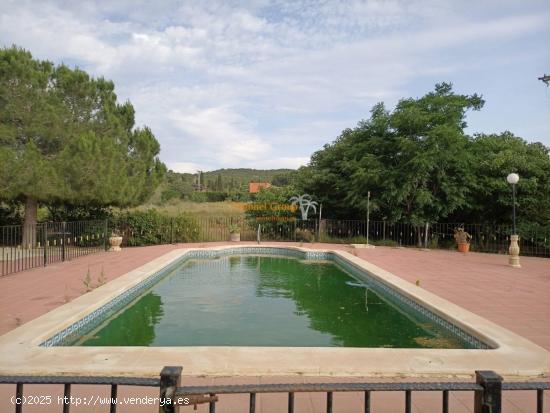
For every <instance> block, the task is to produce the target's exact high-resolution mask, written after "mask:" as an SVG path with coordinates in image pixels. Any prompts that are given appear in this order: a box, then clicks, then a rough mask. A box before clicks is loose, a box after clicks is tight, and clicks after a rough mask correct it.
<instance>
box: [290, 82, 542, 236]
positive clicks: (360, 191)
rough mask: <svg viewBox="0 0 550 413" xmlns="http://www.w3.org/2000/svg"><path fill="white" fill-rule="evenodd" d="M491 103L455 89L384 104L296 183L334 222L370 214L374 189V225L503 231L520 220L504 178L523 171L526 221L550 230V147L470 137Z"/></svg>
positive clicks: (441, 87)
mask: <svg viewBox="0 0 550 413" xmlns="http://www.w3.org/2000/svg"><path fill="white" fill-rule="evenodd" d="M483 103H484V102H483V100H482V99H481V97H480V96H478V95H475V94H474V95H471V96H468V95H460V94H456V93H454V92H453V90H452V87H451V85H450V84H448V83H442V84H438V85H436V87H435V90H434V91H433V92H430V93H428V94H426V95H425V96H423V97H421V98H418V99H402V100H401V101H399V103H398V104H397V106H396V108H395V109H394V110H393V111H391V112H390V111H388V110H387V109H386V108H385V107H384V105H383V104H382V103H379V104H377V105H375V106H374V107H373V109H372V110H371V116H370V118H369V119H367V120H364V121H361V122H359V124H358V126H357V127H356V128H354V129H346V130H344V131H343V132H342V134H341V135H340V136H339V137H338V138H337V139H336V140H335V141H334V142H333V143H331V144H328V145H325V146H324V148H323V149H322V150H320V151H317V152H315V153H314V154H313V156H312V158H311V161H310V164H309V165H308V166H307V167H303V168H301V169H300V170H299V171H298V173H296V174H294V176H293V181H294V184H295V185H296V186H297V187H298V188H299V189H300V190H301V191H302V192H307V193H310V194H313V195H315V197H316V198H317V199H318V200H319V201H320V202H322V203H323V206H324V208H323V211H324V214H323V215H324V216H328V217H342V218H349V217H364V216H365V212H366V204H367V193H368V191H370V192H371V211H372V212H373V214H372V216H373V218H374V219H387V220H389V221H393V222H397V221H399V222H409V223H412V224H421V223H424V222H437V221H442V220H449V221H454V222H470V223H487V224H489V223H495V224H503V223H510V222H511V220H512V217H511V211H512V198H511V189H510V186H509V185H508V184H507V183H506V176H507V175H508V174H509V173H510V172H517V173H518V174H519V175H520V182H519V184H518V186H517V190H518V202H519V206H520V207H519V209H518V222H519V223H520V225H523V226H524V227H525V226H532V225H542V226H547V225H548V224H549V223H550V156H549V151H550V150H549V148H547V147H545V146H544V145H542V144H541V143H528V142H526V141H525V140H523V139H521V138H519V137H516V136H514V135H513V134H511V133H510V132H504V133H501V134H489V135H483V134H482V135H476V136H474V137H470V136H468V135H466V133H465V132H464V129H465V128H466V122H465V116H466V113H467V111H468V110H479V109H481V108H482V106H483Z"/></svg>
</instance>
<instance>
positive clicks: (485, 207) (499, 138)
mask: <svg viewBox="0 0 550 413" xmlns="http://www.w3.org/2000/svg"><path fill="white" fill-rule="evenodd" d="M469 151H470V153H471V157H472V163H471V172H472V173H473V182H472V185H471V187H470V191H469V194H468V197H467V199H468V202H467V207H466V208H463V209H461V210H459V211H456V213H455V214H453V218H454V219H455V220H457V221H459V222H481V223H487V224H502V223H510V222H512V196H511V187H510V185H509V184H508V183H507V182H506V176H507V175H508V174H509V173H510V172H517V173H518V174H519V176H520V181H519V183H518V185H517V195H518V196H517V199H518V223H519V224H520V225H521V226H522V227H523V228H524V229H527V227H528V226H533V225H535V226H536V225H540V226H548V225H549V224H550V156H549V153H550V149H549V148H547V147H545V146H544V145H542V144H541V143H529V142H526V141H525V140H523V139H522V138H519V137H517V136H514V135H513V134H512V133H510V132H504V133H501V134H489V135H486V134H480V135H476V136H474V137H473V139H472V141H471V143H470V145H469Z"/></svg>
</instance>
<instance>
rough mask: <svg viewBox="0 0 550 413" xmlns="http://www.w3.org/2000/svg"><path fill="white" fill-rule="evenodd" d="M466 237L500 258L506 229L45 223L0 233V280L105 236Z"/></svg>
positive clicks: (536, 249) (530, 234) (542, 241)
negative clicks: (461, 232) (460, 230)
mask: <svg viewBox="0 0 550 413" xmlns="http://www.w3.org/2000/svg"><path fill="white" fill-rule="evenodd" d="M458 227H463V228H464V229H465V230H466V232H468V233H469V234H470V235H471V236H472V239H471V245H470V250H472V251H477V252H491V253H501V254H502V253H507V251H508V246H509V243H510V235H511V234H512V228H511V227H510V226H505V225H483V224H462V223H426V224H424V225H412V224H406V223H390V222H386V221H370V222H368V223H367V221H365V220H334V219H324V220H321V221H319V220H305V221H304V220H290V221H265V220H263V221H259V220H254V219H246V218H245V217H243V216H237V217H185V218H175V219H173V218H170V217H165V218H163V219H162V220H161V221H158V222H155V223H153V224H151V223H148V224H147V225H141V226H139V225H136V224H135V223H132V222H125V221H121V220H118V221H114V222H109V221H79V222H48V223H40V224H35V225H31V226H22V225H11V226H4V227H0V276H1V275H7V274H11V273H14V272H18V271H23V270H27V269H31V268H35V267H40V266H45V265H48V264H50V263H53V262H59V261H65V260H69V259H72V258H74V257H78V256H81V255H87V254H91V253H94V252H99V251H103V250H104V249H105V248H106V246H107V244H108V238H109V236H110V235H111V231H112V230H119V231H120V233H121V235H122V237H123V246H139V245H159V244H172V243H179V242H211V241H228V240H229V239H230V231H231V230H232V229H233V230H235V229H237V230H238V232H239V233H240V239H241V240H242V241H256V240H258V239H260V241H292V242H327V243H366V242H368V243H371V244H375V245H387V246H396V247H397V246H404V247H405V246H408V247H421V248H445V249H454V248H455V246H456V243H455V240H454V237H453V235H454V230H455V229H456V228H458ZM518 232H519V235H520V239H519V246H520V250H521V253H520V254H521V255H530V256H537V257H550V228H542V229H540V228H539V229H537V230H535V229H519V231H518Z"/></svg>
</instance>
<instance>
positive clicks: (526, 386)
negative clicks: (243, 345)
mask: <svg viewBox="0 0 550 413" xmlns="http://www.w3.org/2000/svg"><path fill="white" fill-rule="evenodd" d="M181 372H182V368H181V367H172V366H168V367H164V368H163V369H162V371H161V373H160V378H159V379H157V378H132V377H68V376H0V384H15V385H16V389H15V395H14V397H12V398H11V401H12V404H13V405H14V411H15V412H16V413H23V412H24V410H23V407H24V405H25V403H24V401H25V400H26V398H25V395H24V385H25V384H58V385H63V386H64V387H63V388H64V392H63V394H64V396H63V398H62V412H63V413H70V409H71V404H72V403H71V400H73V399H71V386H72V385H77V384H78V385H109V386H111V397H110V398H108V405H109V409H110V410H109V411H110V413H116V411H117V406H118V405H119V404H124V403H120V402H119V398H118V397H117V395H118V386H147V387H158V388H159V397H158V400H157V404H158V405H159V413H176V412H178V411H179V407H180V405H184V406H192V405H195V406H196V404H200V403H207V404H208V408H209V413H215V411H216V403H217V401H218V395H227V394H248V403H247V405H248V406H243V408H244V409H243V410H242V411H246V409H248V411H249V413H255V412H256V407H257V397H256V396H257V395H258V394H266V393H287V409H286V411H287V412H289V413H293V412H294V408H295V403H294V401H295V394H296V393H312V392H317V393H319V392H322V393H326V405H325V408H326V409H325V411H326V412H327V413H332V411H333V408H334V406H335V400H334V393H338V392H356V393H357V392H361V393H363V395H364V397H363V409H362V411H364V412H366V413H375V412H376V411H375V410H374V407H373V406H372V405H371V400H372V394H373V393H375V392H405V406H404V411H405V412H406V413H410V412H411V411H412V401H413V394H414V393H413V392H416V391H418V392H426V391H430V392H433V391H437V392H441V404H440V406H441V411H442V412H443V413H448V412H449V395H450V392H466V391H473V392H474V405H473V409H474V412H475V413H484V412H491V413H501V412H502V392H503V391H515V390H529V391H534V392H535V395H534V397H536V412H537V413H542V412H543V409H544V390H548V389H550V382H544V381H543V382H504V381H503V380H502V377H500V376H499V375H498V374H496V373H495V372H493V371H476V372H475V376H476V381H475V383H474V382H438V381H430V382H381V383H380V382H378V383H368V382H364V383H357V382H353V383H346V382H343V383H279V384H241V385H211V386H181V380H182V376H181Z"/></svg>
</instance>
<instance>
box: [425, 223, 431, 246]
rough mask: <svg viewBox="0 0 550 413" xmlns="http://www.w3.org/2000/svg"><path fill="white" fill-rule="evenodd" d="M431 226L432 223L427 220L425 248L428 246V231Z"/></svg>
mask: <svg viewBox="0 0 550 413" xmlns="http://www.w3.org/2000/svg"><path fill="white" fill-rule="evenodd" d="M429 228H430V224H428V223H427V222H426V230H425V231H424V248H426V249H427V248H428V231H429Z"/></svg>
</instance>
